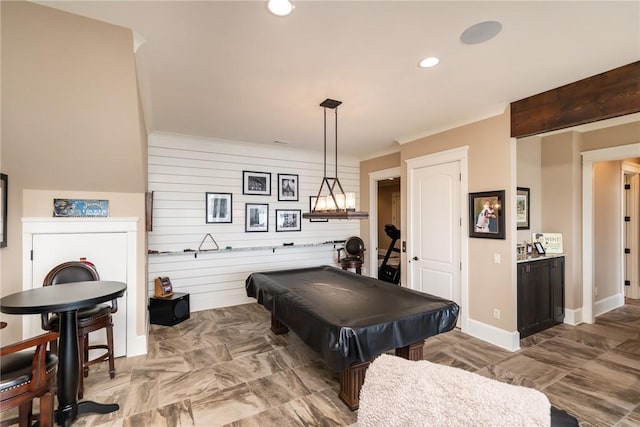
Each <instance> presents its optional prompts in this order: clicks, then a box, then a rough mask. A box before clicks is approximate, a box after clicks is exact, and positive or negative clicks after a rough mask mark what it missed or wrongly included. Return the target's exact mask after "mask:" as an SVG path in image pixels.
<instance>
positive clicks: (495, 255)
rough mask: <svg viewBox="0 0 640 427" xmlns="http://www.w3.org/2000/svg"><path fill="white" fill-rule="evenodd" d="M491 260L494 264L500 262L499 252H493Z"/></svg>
mask: <svg viewBox="0 0 640 427" xmlns="http://www.w3.org/2000/svg"><path fill="white" fill-rule="evenodd" d="M493 262H494V263H495V264H500V254H493Z"/></svg>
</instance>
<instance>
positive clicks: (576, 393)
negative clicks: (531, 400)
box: [542, 378, 628, 426]
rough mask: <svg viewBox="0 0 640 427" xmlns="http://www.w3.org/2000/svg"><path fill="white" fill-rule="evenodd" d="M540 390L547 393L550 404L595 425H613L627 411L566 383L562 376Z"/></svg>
mask: <svg viewBox="0 0 640 427" xmlns="http://www.w3.org/2000/svg"><path fill="white" fill-rule="evenodd" d="M542 392H543V393H544V394H546V395H547V397H548V398H549V401H550V402H551V404H552V405H555V406H557V407H559V408H561V409H564V410H566V411H567V412H569V413H571V414H575V415H576V416H578V417H579V418H580V420H584V421H587V422H590V423H592V424H594V425H596V426H613V425H614V424H615V423H617V422H618V421H619V420H620V419H622V418H623V417H624V416H625V415H626V414H627V412H628V411H627V410H625V409H624V408H621V407H619V406H616V405H613V404H611V403H610V402H607V401H606V400H603V399H600V398H597V397H594V396H592V395H591V394H588V393H585V391H584V390H581V389H579V388H575V387H573V386H571V385H569V384H567V383H566V382H565V379H564V378H563V379H561V380H560V381H558V382H556V383H554V384H551V385H550V386H549V387H547V388H545V389H544V390H542Z"/></svg>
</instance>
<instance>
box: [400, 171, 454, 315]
mask: <svg viewBox="0 0 640 427" xmlns="http://www.w3.org/2000/svg"><path fill="white" fill-rule="evenodd" d="M411 179H412V182H411V194H410V197H411V198H412V199H411V212H410V215H411V219H410V221H411V224H410V227H411V236H410V241H409V245H410V252H409V266H410V270H411V283H410V287H411V288H413V289H415V290H418V291H422V292H425V293H428V294H431V295H436V296H439V297H442V298H446V299H449V300H452V301H454V302H456V303H458V305H460V304H461V282H460V228H461V226H460V224H461V223H460V218H461V209H460V191H461V184H460V162H459V161H454V162H449V163H443V164H438V165H434V166H426V167H420V168H416V169H413V171H412V174H411Z"/></svg>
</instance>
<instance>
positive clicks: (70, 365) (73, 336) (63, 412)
mask: <svg viewBox="0 0 640 427" xmlns="http://www.w3.org/2000/svg"><path fill="white" fill-rule="evenodd" d="M59 315H60V344H59V345H58V391H57V394H58V410H57V411H56V422H57V423H58V424H60V425H61V426H68V425H70V424H71V422H72V421H73V420H74V419H76V417H77V416H78V404H77V400H76V397H77V395H78V381H79V380H80V377H79V376H78V375H79V374H80V354H79V353H78V313H77V311H76V310H73V311H66V312H62V313H59Z"/></svg>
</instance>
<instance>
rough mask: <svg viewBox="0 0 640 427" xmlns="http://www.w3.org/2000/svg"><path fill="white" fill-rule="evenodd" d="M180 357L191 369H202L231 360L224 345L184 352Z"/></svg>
mask: <svg viewBox="0 0 640 427" xmlns="http://www.w3.org/2000/svg"><path fill="white" fill-rule="evenodd" d="M182 356H183V357H184V360H185V362H186V363H187V364H188V365H189V366H190V367H191V369H204V368H210V367H211V366H214V365H217V364H218V363H222V362H228V361H230V360H231V359H232V357H231V355H230V354H229V350H227V346H226V345H224V344H218V345H214V346H211V347H206V348H199V349H197V350H193V351H185V352H184V353H183V354H182Z"/></svg>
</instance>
